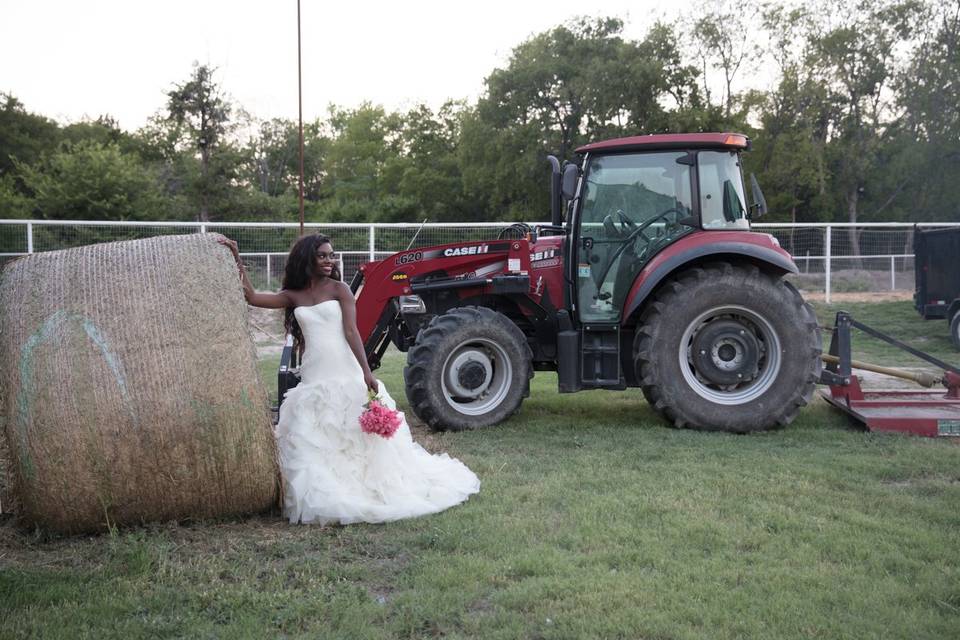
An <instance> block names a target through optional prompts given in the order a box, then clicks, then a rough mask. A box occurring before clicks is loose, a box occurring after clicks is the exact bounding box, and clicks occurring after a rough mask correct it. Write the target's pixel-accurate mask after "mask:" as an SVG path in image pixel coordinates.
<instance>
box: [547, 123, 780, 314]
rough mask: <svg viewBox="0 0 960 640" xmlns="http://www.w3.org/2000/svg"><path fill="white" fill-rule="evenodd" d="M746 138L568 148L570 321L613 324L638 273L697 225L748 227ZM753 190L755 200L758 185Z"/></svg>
mask: <svg viewBox="0 0 960 640" xmlns="http://www.w3.org/2000/svg"><path fill="white" fill-rule="evenodd" d="M747 147H748V140H747V138H746V137H744V136H741V135H736V134H682V135H654V136H636V137H632V138H623V139H619V140H610V141H606V142H601V143H596V144H592V145H587V146H585V147H581V148H580V149H578V150H577V151H578V153H580V154H582V156H583V160H582V163H581V165H580V167H577V165H573V164H570V165H567V167H565V171H564V173H565V175H564V176H563V182H562V188H563V191H564V194H563V195H564V196H565V198H566V199H567V201H568V202H569V205H568V212H569V218H568V223H569V224H568V229H569V230H570V234H569V247H568V248H569V253H568V255H570V256H571V258H572V259H571V260H570V262H569V270H568V275H569V279H568V281H569V282H571V283H572V284H573V286H572V288H573V290H572V291H571V296H570V301H571V303H572V304H571V305H570V307H571V310H572V311H573V312H574V313H575V317H576V319H577V320H579V321H580V322H582V323H612V324H620V321H621V319H622V316H623V313H624V303H625V302H626V298H627V296H628V294H629V293H630V289H631V287H632V285H633V283H634V280H635V279H636V277H637V275H638V274H639V273H640V272H641V270H642V269H643V267H644V266H645V265H646V264H647V263H648V262H650V260H651V259H652V258H653V257H654V256H655V255H657V254H658V253H659V252H660V251H662V250H663V249H665V248H666V247H668V246H670V245H671V244H673V243H674V242H676V241H677V240H679V239H680V238H682V237H684V236H687V235H689V234H691V233H693V232H695V231H697V230H712V231H721V230H725V231H748V230H749V228H750V222H749V215H748V213H749V209H748V207H747V200H746V197H745V194H744V185H743V174H742V171H741V166H740V152H741V151H742V150H744V149H746V148H747ZM756 194H757V195H756V197H755V200H759V201H761V202H762V195H760V194H759V187H757V191H756ZM758 208H759V207H758ZM764 208H765V205H764ZM554 215H556V214H554Z"/></svg>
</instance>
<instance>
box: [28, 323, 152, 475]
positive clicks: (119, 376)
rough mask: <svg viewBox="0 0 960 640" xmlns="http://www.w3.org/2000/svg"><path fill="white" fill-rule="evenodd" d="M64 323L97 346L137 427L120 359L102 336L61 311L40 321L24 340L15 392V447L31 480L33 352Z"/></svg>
mask: <svg viewBox="0 0 960 640" xmlns="http://www.w3.org/2000/svg"><path fill="white" fill-rule="evenodd" d="M67 322H72V323H77V324H79V325H80V327H81V328H82V329H83V331H84V333H86V334H87V337H88V338H89V339H90V341H91V342H93V344H94V345H95V346H96V347H97V349H98V351H99V352H100V354H101V356H102V357H103V359H104V361H105V362H106V363H107V366H108V367H109V368H110V371H111V372H112V373H113V377H114V379H115V380H116V381H117V387H118V388H119V390H120V397H121V399H122V400H123V405H124V407H125V408H126V410H127V413H128V414H129V415H130V418H131V419H132V420H133V425H134V427H139V420H138V417H137V412H136V410H135V408H134V406H133V402H132V401H131V399H130V393H129V390H128V389H127V380H126V376H125V375H124V373H123V367H122V366H121V364H120V359H119V358H118V357H117V355H116V354H115V353H113V351H112V350H111V348H110V345H109V342H108V341H107V339H106V337H105V336H104V335H103V333H102V332H101V331H100V329H99V328H98V327H97V326H96V325H95V324H94V323H93V321H92V320H90V319H89V318H86V317H84V316H81V315H79V314H76V313H68V312H66V311H62V310H61V311H56V312H54V313H53V314H51V315H50V316H49V317H48V318H47V319H46V320H45V321H44V323H43V325H41V326H40V329H38V330H37V331H36V332H34V333H33V334H32V335H31V336H30V337H29V338H27V341H26V342H25V343H24V345H23V347H21V349H20V363H19V370H20V390H19V392H18V393H17V418H18V420H17V427H18V435H19V438H18V440H19V442H18V443H17V444H18V447H19V450H20V460H21V462H22V465H23V471H24V474H25V475H26V476H27V477H28V478H29V479H31V480H32V479H33V477H34V474H35V469H34V466H33V459H32V458H31V457H30V451H29V449H28V448H27V426H28V425H29V423H30V405H31V394H30V390H31V389H32V388H33V358H34V351H35V350H36V348H37V347H39V346H40V345H41V344H43V343H44V342H46V341H48V340H49V339H50V337H51V336H52V335H53V334H54V332H55V331H56V330H57V329H58V328H59V327H60V326H61V325H63V324H65V323H67Z"/></svg>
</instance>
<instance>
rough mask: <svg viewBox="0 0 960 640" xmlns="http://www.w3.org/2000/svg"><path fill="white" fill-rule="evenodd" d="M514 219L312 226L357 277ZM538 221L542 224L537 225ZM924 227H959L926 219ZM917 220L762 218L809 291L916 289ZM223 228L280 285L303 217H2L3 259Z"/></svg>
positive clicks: (261, 279)
mask: <svg viewBox="0 0 960 640" xmlns="http://www.w3.org/2000/svg"><path fill="white" fill-rule="evenodd" d="M508 224H509V223H507V222H485V223H477V222H470V223H467V222H464V223H459V222H451V223H429V224H421V223H394V224H386V223H383V224H380V223H377V224H368V223H309V224H307V225H306V228H307V229H308V230H309V231H312V232H320V233H325V234H327V235H330V236H331V237H332V238H333V239H334V242H335V247H336V249H337V251H338V253H339V254H340V270H341V272H342V273H343V275H344V278H345V279H347V280H349V279H350V277H352V275H353V272H354V271H355V270H356V269H357V267H359V265H360V264H362V263H364V262H367V261H371V260H377V259H381V258H383V257H385V256H387V255H390V254H392V253H395V252H397V251H402V250H404V249H406V248H407V246H408V245H410V243H411V242H413V246H415V247H424V246H430V245H437V244H446V243H452V242H463V241H467V240H491V239H494V238H496V237H497V234H498V233H499V232H500V230H502V229H503V228H505V227H506V226H507V225H508ZM534 224H535V223H534ZM916 226H919V227H957V226H960V222H954V223H921V224H918V225H916ZM913 228H914V225H913V224H911V223H901V222H881V223H869V224H850V223H831V224H819V223H799V224H789V223H757V224H754V225H753V229H754V230H756V231H762V232H765V233H770V234H772V235H773V236H775V237H776V238H777V240H778V241H779V242H780V245H781V246H782V247H783V248H784V249H786V250H787V251H789V252H790V253H791V255H793V257H794V260H795V262H796V263H797V266H798V268H799V269H800V274H799V275H797V276H796V277H795V278H793V280H794V283H795V284H796V285H797V286H798V288H800V289H801V290H803V291H805V292H808V293H810V292H815V293H822V294H823V295H824V298H825V300H826V301H827V302H830V300H831V296H832V295H833V294H834V293H839V292H849V291H862V292H880V291H889V290H894V291H896V290H901V291H910V290H913V288H914V272H913V253H912V251H913ZM197 232H201V233H203V232H217V233H222V234H224V235H227V236H229V237H231V238H233V239H235V240H237V242H238V244H239V245H240V249H241V254H242V256H243V258H244V260H245V261H246V262H247V263H248V265H249V266H250V272H251V276H252V277H253V279H254V283H255V285H256V286H258V287H261V288H264V289H275V288H278V287H279V283H280V281H281V280H282V275H283V268H284V265H285V263H286V256H287V252H288V251H289V248H290V245H291V244H292V243H293V242H294V241H295V240H296V238H297V237H298V235H299V225H298V224H297V223H274V222H206V223H200V222H107V221H95V220H78V221H72V220H0V264H2V263H3V262H4V261H6V260H9V259H12V258H13V257H16V256H21V255H26V254H31V253H35V252H39V251H51V250H55V249H65V248H69V247H75V246H80V245H85V244H91V243H96V242H108V241H114V240H128V239H134V238H145V237H149V236H155V235H166V234H183V233H197Z"/></svg>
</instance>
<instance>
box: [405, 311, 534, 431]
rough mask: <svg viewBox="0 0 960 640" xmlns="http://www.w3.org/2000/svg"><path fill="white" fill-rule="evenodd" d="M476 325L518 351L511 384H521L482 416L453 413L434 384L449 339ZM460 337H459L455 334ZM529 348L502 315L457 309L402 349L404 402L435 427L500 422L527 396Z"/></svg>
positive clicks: (456, 427)
mask: <svg viewBox="0 0 960 640" xmlns="http://www.w3.org/2000/svg"><path fill="white" fill-rule="evenodd" d="M478 327H483V328H486V329H487V330H493V331H495V332H498V333H499V334H500V335H501V336H502V338H503V340H504V341H505V342H509V343H510V344H509V345H507V346H509V347H510V348H511V349H512V350H514V351H516V352H517V356H518V358H517V362H516V363H514V367H515V368H518V365H519V369H520V370H519V371H515V380H514V384H515V385H517V384H519V385H520V388H519V393H517V392H516V390H513V391H512V392H511V393H510V394H509V396H508V397H507V398H506V399H504V402H503V403H502V404H501V405H500V406H498V407H497V408H496V409H494V410H493V411H491V412H490V414H488V415H486V416H467V415H463V414H458V413H457V412H456V410H454V409H452V408H450V407H448V406H447V404H446V400H445V399H444V398H443V394H442V391H441V389H440V385H439V383H438V380H439V377H438V375H441V374H440V373H439V372H438V371H436V369H437V368H439V366H441V365H440V364H438V363H441V362H442V359H443V358H444V357H445V356H446V355H447V353H448V351H449V349H451V348H453V344H452V341H453V342H456V341H457V340H459V339H461V338H462V336H465V335H468V334H469V332H470V331H471V330H476V328H478ZM458 336H460V337H458ZM532 361H533V351H532V350H531V349H530V345H529V344H528V342H527V339H526V336H524V334H523V332H522V331H521V330H520V329H519V327H517V326H516V324H514V323H513V322H511V321H510V320H509V319H508V318H507V317H506V316H504V315H503V314H500V313H498V312H496V311H494V310H492V309H488V308H486V307H457V308H454V309H450V310H449V311H447V312H446V313H444V314H442V315H438V316H436V317H434V318H433V319H432V320H431V321H430V324H428V325H427V326H426V327H425V328H424V329H423V330H421V331H420V334H419V335H418V336H417V341H416V343H415V344H414V345H413V347H411V348H410V351H409V352H408V353H407V366H406V367H404V370H403V377H404V382H405V385H406V394H407V400H409V402H410V406H411V408H412V409H413V412H414V414H416V416H417V417H418V418H420V419H421V420H422V421H423V422H425V423H426V424H427V425H428V426H429V427H430V428H431V429H433V430H435V431H443V430H447V429H449V430H451V431H460V430H463V429H472V428H476V427H484V426H490V425H492V424H496V423H498V422H501V421H502V420H505V419H507V418H509V417H510V416H512V415H513V414H515V413H516V412H517V411H519V409H520V405H521V404H522V402H523V399H524V398H526V397H528V396H529V395H530V379H531V378H533V366H532Z"/></svg>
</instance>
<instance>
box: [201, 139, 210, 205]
mask: <svg viewBox="0 0 960 640" xmlns="http://www.w3.org/2000/svg"><path fill="white" fill-rule="evenodd" d="M209 165H210V154H209V153H208V152H207V150H206V149H201V151H200V222H210V197H209V191H210V185H209V184H208V183H207V174H208V171H209Z"/></svg>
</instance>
